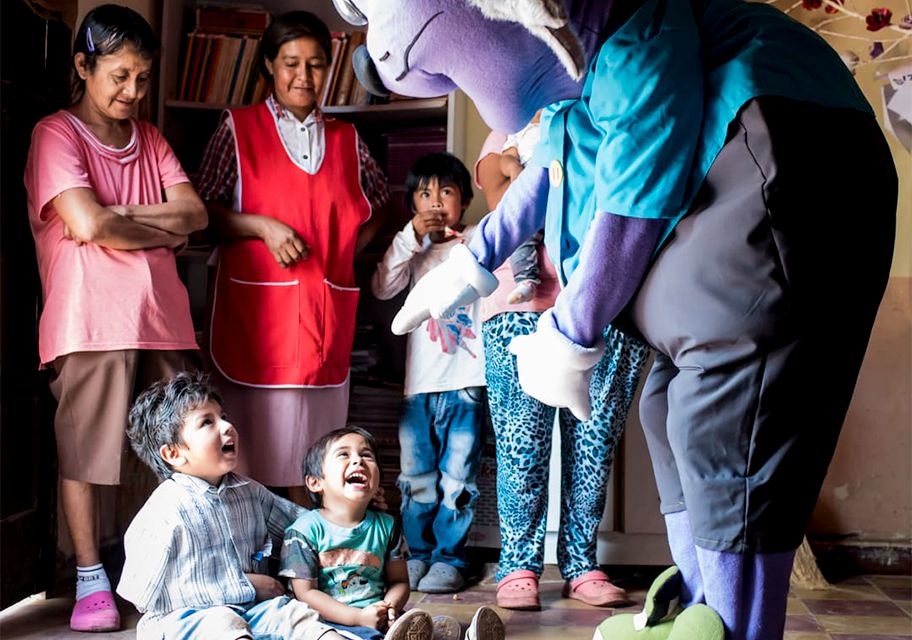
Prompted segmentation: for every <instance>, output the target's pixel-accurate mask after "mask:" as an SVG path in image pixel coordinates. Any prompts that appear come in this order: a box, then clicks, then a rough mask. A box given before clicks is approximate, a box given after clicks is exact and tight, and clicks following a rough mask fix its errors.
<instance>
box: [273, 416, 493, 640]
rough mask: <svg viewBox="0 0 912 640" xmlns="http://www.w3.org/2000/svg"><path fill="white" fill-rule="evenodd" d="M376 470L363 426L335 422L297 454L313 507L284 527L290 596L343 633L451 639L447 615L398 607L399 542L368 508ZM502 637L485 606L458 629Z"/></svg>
mask: <svg viewBox="0 0 912 640" xmlns="http://www.w3.org/2000/svg"><path fill="white" fill-rule="evenodd" d="M380 474H381V471H380V466H379V464H378V462H377V446H376V443H375V441H374V438H373V436H371V434H369V433H368V432H367V431H365V430H364V429H360V428H358V427H354V426H349V427H343V428H341V429H336V430H335V431H332V432H330V433H328V434H326V435H325V436H323V437H322V438H320V439H319V440H318V441H317V442H316V443H315V444H314V445H313V446H312V447H311V448H310V450H308V452H307V455H306V456H305V458H304V483H305V486H306V487H307V490H308V492H309V494H310V498H311V501H312V503H313V504H314V505H315V508H314V510H313V511H309V512H305V513H304V514H302V515H301V517H299V518H298V519H297V521H295V523H294V524H293V525H291V526H290V527H289V528H288V530H287V531H286V532H285V542H284V544H283V545H282V561H281V568H280V570H279V574H280V575H282V576H286V577H288V578H290V579H291V588H292V590H293V591H294V595H295V597H296V598H297V599H298V600H301V601H302V602H306V603H307V604H308V605H310V606H311V607H313V608H314V609H316V610H317V611H318V612H319V613H320V616H321V618H322V621H323V622H324V623H325V624H328V625H330V626H333V627H335V628H336V629H338V630H339V632H340V633H342V634H343V635H345V636H346V637H353V638H361V639H364V640H379V639H381V638H386V640H393V639H395V640H399V639H400V638H408V639H409V640H429V639H430V638H431V637H432V636H433V637H436V638H449V639H453V640H455V639H456V638H458V636H459V633H460V628H459V623H458V622H456V620H455V619H453V618H449V617H447V616H438V617H436V618H434V619H433V620H431V618H430V616H428V614H426V613H424V612H423V611H419V610H417V609H411V610H410V611H408V612H406V613H404V614H403V613H402V609H403V607H404V606H405V604H406V602H407V601H408V598H409V583H408V570H407V568H406V557H407V553H408V552H407V547H406V543H405V541H404V540H403V537H402V531H401V528H400V526H399V524H398V523H397V522H396V521H395V519H394V518H393V517H392V516H390V515H388V514H385V513H378V512H375V511H370V510H368V506H369V505H370V501H371V498H372V496H374V495H375V494H376V493H377V488H378V487H379V486H380ZM384 631H385V632H386V633H385V634H384ZM503 637H504V628H503V623H502V622H501V621H500V618H498V617H497V614H496V613H494V611H493V610H492V609H489V608H488V607H481V608H480V609H479V610H478V611H477V612H476V613H475V616H474V618H473V619H472V623H471V624H470V626H469V630H468V632H467V633H466V638H467V639H469V640H473V639H474V640H503Z"/></svg>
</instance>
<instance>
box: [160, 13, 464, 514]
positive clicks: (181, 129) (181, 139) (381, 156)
mask: <svg viewBox="0 0 912 640" xmlns="http://www.w3.org/2000/svg"><path fill="white" fill-rule="evenodd" d="M202 4H204V3H202V2H196V1H195V0H163V2H162V30H161V33H162V50H161V57H160V60H159V65H158V68H159V75H158V97H157V102H156V107H157V108H156V115H157V124H158V127H159V128H160V129H161V131H162V133H163V134H164V135H165V137H166V139H167V140H168V141H169V143H170V144H171V146H172V147H173V148H174V151H175V153H176V154H177V156H178V158H179V159H180V161H181V163H182V165H183V167H184V169H185V170H186V171H187V172H188V174H190V175H191V176H193V175H195V174H196V172H197V171H198V169H199V165H200V162H201V160H202V155H203V151H204V149H205V146H206V144H207V142H208V141H209V138H210V137H211V135H212V133H213V132H214V131H215V128H216V127H217V126H218V123H219V120H220V118H221V113H222V111H223V110H224V109H226V108H228V107H232V106H239V105H235V104H229V103H228V101H225V100H217V101H216V100H212V96H208V97H209V99H210V100H209V101H205V100H197V99H194V100H189V99H186V97H184V96H182V91H181V85H182V81H183V80H184V75H185V71H184V67H185V66H186V63H187V61H186V58H185V56H186V52H187V50H188V42H189V40H190V36H189V34H190V33H191V31H193V29H194V26H195V25H196V8H197V7H198V6H200V5H202ZM205 4H208V5H210V6H217V7H221V8H227V9H237V8H244V7H246V8H257V7H259V8H262V9H265V10H267V11H269V12H271V13H272V14H278V13H282V12H285V11H291V10H306V11H311V12H312V13H314V14H316V15H317V16H318V17H320V18H321V19H322V20H323V21H324V22H325V23H326V25H327V26H328V27H329V29H330V31H331V32H333V33H341V32H345V33H348V34H350V33H351V30H352V27H351V26H350V25H348V24H347V23H345V22H344V21H343V20H342V19H341V18H340V17H339V16H338V15H337V14H336V12H335V9H334V8H333V4H332V0H297V1H284V0H263V1H262V2H260V3H257V4H256V5H253V4H252V3H250V2H235V1H232V0H226V1H220V2H217V3H213V2H208V3H205ZM206 35H207V37H214V38H218V37H219V33H218V32H217V31H212V30H207V32H206ZM252 37H256V36H255V35H253V36H252ZM336 70H337V71H338V68H337V69H336ZM354 82H355V83H356V82H357V80H354ZM183 84H185V85H186V84H187V83H186V81H183ZM212 85H213V83H212V82H210V85H209V86H210V89H211V88H212ZM183 93H184V94H186V93H187V92H186V90H185V91H184V92H183ZM227 93H229V94H230V93H233V95H234V96H237V95H240V94H239V92H227ZM245 93H246V98H247V100H249V99H250V97H251V92H249V91H247V92H245ZM223 95H224V93H223ZM465 100H466V99H465V97H464V96H463V95H462V94H451V95H450V96H443V97H439V98H427V99H415V100H394V101H390V102H388V103H385V104H369V105H368V104H357V105H352V104H345V105H336V104H331V105H330V106H325V107H324V108H323V109H322V110H323V112H324V113H325V114H326V115H328V116H332V117H336V118H339V119H340V120H346V121H349V122H352V123H353V124H354V125H355V126H356V127H357V128H358V132H359V135H360V136H361V138H362V139H363V140H364V141H365V143H366V144H367V145H368V147H369V148H370V149H371V154H372V155H373V156H374V158H375V159H376V160H377V162H378V163H379V164H380V166H381V167H382V168H383V169H384V171H385V172H386V173H387V175H388V176H389V177H390V186H391V188H392V201H391V203H390V205H389V206H388V207H387V208H386V210H385V213H386V224H385V225H384V227H383V229H382V230H381V231H380V233H378V235H377V237H376V238H375V239H374V241H373V242H372V243H371V244H370V245H369V246H368V247H367V248H366V249H365V251H363V252H362V253H361V254H359V255H358V256H357V258H356V264H355V271H356V278H357V283H358V286H359V287H360V288H361V299H360V303H359V307H358V317H357V327H356V337H355V346H354V351H353V355H352V386H351V406H350V422H352V423H354V424H362V425H363V426H365V427H367V428H369V429H370V430H371V431H372V432H373V433H374V435H375V436H376V437H377V439H378V442H379V445H380V447H381V451H380V456H381V459H382V460H383V462H384V486H385V488H386V490H387V496H388V501H389V502H390V505H391V508H392V509H393V510H396V509H397V507H398V500H399V494H398V490H397V489H396V488H395V485H394V481H395V478H396V475H397V474H398V471H399V448H398V422H399V414H400V406H401V399H402V386H401V382H402V377H403V375H404V361H405V338H403V337H397V336H392V334H391V333H390V331H389V326H390V322H391V320H392V317H393V315H395V312H396V311H397V310H398V308H399V306H400V305H401V303H402V301H403V300H404V294H403V295H401V296H398V297H396V298H395V299H393V300H391V301H387V302H381V301H378V300H376V299H374V298H373V296H372V295H371V293H370V277H371V274H372V273H373V270H374V268H375V265H376V263H377V261H379V260H380V258H381V257H382V255H383V252H384V251H385V250H386V248H387V246H388V245H389V242H390V240H391V239H392V236H393V235H394V234H395V233H396V232H397V231H398V230H399V229H401V227H402V226H403V225H404V224H405V222H406V220H407V217H409V216H410V214H409V213H408V210H407V209H406V208H405V207H404V204H403V202H402V200H403V195H404V186H403V184H402V183H403V181H404V172H403V166H405V165H406V164H407V163H409V158H408V157H407V156H408V153H409V152H411V153H413V154H414V153H419V152H423V151H425V150H432V149H429V148H428V145H429V144H432V145H437V146H436V148H437V149H441V150H442V149H443V148H445V149H446V150H449V151H451V152H453V153H456V154H457V155H460V156H461V151H462V144H461V141H462V139H463V137H464V135H463V133H462V132H461V129H462V128H463V127H464V124H463V123H464V121H465V120H464V111H465V107H464V104H465ZM245 102H246V101H245ZM415 132H418V133H417V134H416V133H415ZM421 132H426V133H427V136H430V138H429V139H430V140H432V141H433V142H427V141H424V142H426V144H424V145H423V146H422V145H412V146H414V148H413V149H412V148H410V145H411V141H412V140H414V136H415V135H423V134H422V133H421ZM375 213H376V212H375ZM209 255H210V249H209V248H208V247H206V246H200V247H196V248H194V249H193V250H192V251H188V252H185V253H184V254H183V255H182V256H180V257H179V261H178V267H179V272H180V274H181V276H182V278H183V280H184V283H185V284H186V285H187V288H188V291H189V293H190V301H191V309H192V311H193V316H194V324H195V325H196V327H197V331H198V336H199V337H200V338H201V344H202V345H205V342H204V341H205V339H206V338H205V335H204V332H205V330H206V328H207V325H208V313H209V309H208V289H209V286H210V284H211V281H212V276H213V274H212V273H211V267H210V266H208V264H207V260H208V257H209Z"/></svg>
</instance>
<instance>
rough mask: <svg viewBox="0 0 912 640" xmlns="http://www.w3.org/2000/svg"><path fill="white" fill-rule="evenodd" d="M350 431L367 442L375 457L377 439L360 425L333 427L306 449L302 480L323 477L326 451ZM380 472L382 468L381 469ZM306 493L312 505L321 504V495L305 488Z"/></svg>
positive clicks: (378, 461)
mask: <svg viewBox="0 0 912 640" xmlns="http://www.w3.org/2000/svg"><path fill="white" fill-rule="evenodd" d="M350 433H355V434H357V435H359V436H361V437H362V438H364V441H365V442H366V443H367V446H368V447H369V448H370V450H371V451H373V453H374V458H377V441H376V440H374V436H372V435H371V434H370V433H369V432H367V431H365V430H364V429H362V428H361V427H356V426H354V425H349V426H347V427H342V428H340V429H335V430H334V431H330V432H329V433H327V434H326V435H325V436H323V437H322V438H320V439H319V440H317V441H316V442H314V443H313V444H312V445H311V447H310V449H308V450H307V453H306V454H305V455H304V464H303V465H302V467H303V468H302V471H303V472H304V480H305V481H306V480H307V477H308V476H310V477H313V478H322V477H323V461H324V460H325V459H326V452H327V451H328V450H329V448H330V447H331V446H332V445H333V443H334V442H336V441H337V440H340V439H341V438H344V437H345V436H347V435H348V434H350ZM377 466H378V468H379V466H380V460H379V459H378V460H377ZM381 473H382V470H381ZM307 495H308V496H310V501H311V503H312V504H313V506H314V507H322V506H323V496H321V495H320V494H318V493H314V492H312V491H311V490H310V489H307Z"/></svg>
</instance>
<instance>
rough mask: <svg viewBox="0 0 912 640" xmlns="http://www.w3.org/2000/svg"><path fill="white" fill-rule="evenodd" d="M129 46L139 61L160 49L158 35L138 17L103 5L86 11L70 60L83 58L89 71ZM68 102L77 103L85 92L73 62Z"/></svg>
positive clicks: (111, 6) (113, 5)
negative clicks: (79, 55)
mask: <svg viewBox="0 0 912 640" xmlns="http://www.w3.org/2000/svg"><path fill="white" fill-rule="evenodd" d="M126 45H131V46H132V47H133V48H134V49H136V52H137V53H138V54H139V55H141V56H142V57H143V58H147V59H149V60H151V59H153V58H154V57H155V56H156V54H157V53H158V50H159V48H160V47H161V42H159V39H158V36H156V35H155V32H154V31H152V27H151V26H149V23H148V22H146V19H145V18H143V17H142V16H141V15H139V14H138V13H136V12H135V11H133V9H128V8H127V7H122V6H120V5H117V4H103V5H100V6H98V7H95V8H94V9H92V10H91V11H89V12H88V13H87V14H86V16H85V18H83V19H82V24H81V25H79V29H78V30H77V31H76V39H75V40H74V42H73V58H74V59H75V57H76V54H77V53H82V54H84V55H85V67H86V70H87V71H89V72H92V71H94V70H95V65H96V64H98V58H100V57H101V56H109V55H111V54H112V53H117V52H118V51H120V50H121V49H122V48H124V47H125V46H126ZM72 84H73V86H72V100H73V102H74V103H75V102H78V101H79V100H80V99H81V98H82V95H83V94H84V93H85V80H83V79H82V78H80V77H79V73H77V72H76V63H75V62H74V63H73V83H72Z"/></svg>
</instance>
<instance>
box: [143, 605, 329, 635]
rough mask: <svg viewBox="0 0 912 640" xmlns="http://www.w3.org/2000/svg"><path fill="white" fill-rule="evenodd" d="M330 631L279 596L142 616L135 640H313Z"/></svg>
mask: <svg viewBox="0 0 912 640" xmlns="http://www.w3.org/2000/svg"><path fill="white" fill-rule="evenodd" d="M328 629H329V627H328V626H327V625H325V624H324V623H322V622H320V620H319V615H318V614H317V612H316V611H314V610H313V609H311V608H310V607H309V606H307V605H306V604H305V603H303V602H300V601H298V600H295V599H294V598H289V597H288V596H278V597H276V598H271V599H269V600H264V601H263V602H258V603H256V604H254V603H250V604H247V605H243V606H240V605H222V606H211V607H199V608H194V607H186V608H184V609H177V610H176V611H172V612H171V613H169V614H168V615H166V616H161V617H153V616H150V615H149V614H146V615H144V616H143V617H142V618H140V620H139V624H138V625H137V628H136V638H137V640H193V639H194V638H226V639H234V638H253V640H316V639H317V638H319V637H320V636H322V635H323V634H325V633H326V631H327V630H328Z"/></svg>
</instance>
